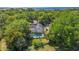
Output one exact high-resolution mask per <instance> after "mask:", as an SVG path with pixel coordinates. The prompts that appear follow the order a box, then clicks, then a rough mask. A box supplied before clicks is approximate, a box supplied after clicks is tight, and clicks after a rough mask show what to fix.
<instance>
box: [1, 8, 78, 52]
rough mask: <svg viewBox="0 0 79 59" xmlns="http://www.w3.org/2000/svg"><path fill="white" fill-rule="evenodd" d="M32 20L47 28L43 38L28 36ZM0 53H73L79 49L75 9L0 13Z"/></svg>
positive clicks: (14, 9) (6, 11)
mask: <svg viewBox="0 0 79 59" xmlns="http://www.w3.org/2000/svg"><path fill="white" fill-rule="evenodd" d="M33 20H36V21H39V23H40V24H42V25H43V26H44V27H46V26H48V25H49V26H48V27H49V33H48V34H45V33H44V35H45V36H44V37H43V38H39V39H38V38H33V37H31V36H30V33H31V32H30V30H29V26H30V23H32V22H33ZM0 50H1V51H66V50H68V51H73V50H79V10H78V9H65V10H34V9H32V8H27V9H23V8H11V9H6V10H0Z"/></svg>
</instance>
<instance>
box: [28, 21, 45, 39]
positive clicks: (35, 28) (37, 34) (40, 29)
mask: <svg viewBox="0 0 79 59" xmlns="http://www.w3.org/2000/svg"><path fill="white" fill-rule="evenodd" d="M29 30H30V31H31V34H30V35H31V37H33V38H43V37H44V26H43V25H42V24H40V23H39V22H37V21H35V20H34V21H33V23H31V24H30V27H29Z"/></svg>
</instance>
